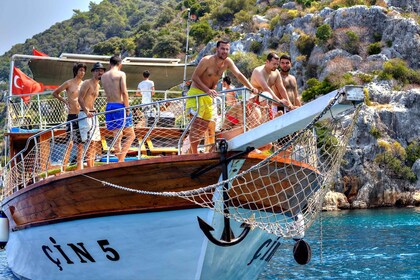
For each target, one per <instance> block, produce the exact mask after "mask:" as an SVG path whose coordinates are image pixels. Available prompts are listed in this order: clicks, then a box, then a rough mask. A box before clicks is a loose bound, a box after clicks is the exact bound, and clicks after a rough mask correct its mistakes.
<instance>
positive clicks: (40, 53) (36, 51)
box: [32, 48, 48, 56]
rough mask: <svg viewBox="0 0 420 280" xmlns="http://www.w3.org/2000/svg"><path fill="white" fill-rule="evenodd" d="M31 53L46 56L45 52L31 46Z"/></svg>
mask: <svg viewBox="0 0 420 280" xmlns="http://www.w3.org/2000/svg"><path fill="white" fill-rule="evenodd" d="M32 55H36V56H48V55H47V54H45V53H43V52H40V51H38V50H37V49H35V48H33V49H32Z"/></svg>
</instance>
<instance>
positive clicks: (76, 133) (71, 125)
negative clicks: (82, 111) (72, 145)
mask: <svg viewBox="0 0 420 280" xmlns="http://www.w3.org/2000/svg"><path fill="white" fill-rule="evenodd" d="M77 118H78V116H77V114H68V115H67V124H66V132H67V139H69V138H70V131H72V128H73V139H72V140H73V141H74V142H76V143H80V142H82V141H81V139H80V131H79V122H77V121H76V122H71V123H69V121H72V120H77Z"/></svg>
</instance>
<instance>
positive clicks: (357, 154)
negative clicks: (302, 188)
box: [324, 83, 420, 209]
mask: <svg viewBox="0 0 420 280" xmlns="http://www.w3.org/2000/svg"><path fill="white" fill-rule="evenodd" d="M367 88H368V90H369V94H370V98H371V101H372V104H373V105H372V106H366V105H363V106H364V107H363V108H362V110H361V112H360V114H359V117H358V120H357V124H356V126H355V130H354V133H353V136H352V138H351V139H350V141H349V146H348V149H347V152H346V154H345V156H344V161H345V162H346V164H344V165H342V168H341V170H340V175H339V178H338V180H337V181H336V184H335V187H334V191H335V192H338V193H342V194H344V195H345V197H346V199H347V200H348V202H349V204H350V207H351V208H375V207H385V206H405V205H418V204H419V203H420V201H419V200H418V197H419V195H420V180H419V178H420V177H419V175H420V160H417V161H416V163H415V164H414V165H413V167H412V170H413V172H414V173H415V174H416V175H417V180H416V181H415V182H410V181H408V180H404V179H401V178H400V179H399V178H396V176H395V174H392V172H390V171H389V170H388V169H387V168H386V167H383V166H378V164H377V163H375V162H374V159H375V157H376V156H377V155H378V154H380V153H382V152H383V149H382V148H381V147H380V146H379V145H378V140H382V141H387V142H389V143H393V142H395V141H398V142H399V143H400V144H401V145H402V146H403V147H406V146H407V145H408V144H409V143H411V142H413V141H418V143H420V125H418V124H419V120H420V89H415V90H410V91H405V92H399V91H398V92H395V91H392V89H391V86H390V85H389V84H387V83H382V84H377V83H371V84H369V85H368V86H367ZM372 128H376V129H378V130H379V131H380V135H381V136H380V138H379V139H376V138H375V137H374V136H373V135H372V133H371V132H370V131H371V129H372ZM327 198H328V197H327ZM324 208H325V209H334V208H342V209H347V208H348V206H347V205H343V204H342V203H339V202H338V200H332V199H326V200H325V201H324Z"/></svg>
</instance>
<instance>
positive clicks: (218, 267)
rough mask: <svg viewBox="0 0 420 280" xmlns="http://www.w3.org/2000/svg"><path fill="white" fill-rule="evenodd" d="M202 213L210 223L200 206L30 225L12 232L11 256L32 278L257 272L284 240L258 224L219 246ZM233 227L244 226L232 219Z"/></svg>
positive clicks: (244, 275)
mask: <svg viewBox="0 0 420 280" xmlns="http://www.w3.org/2000/svg"><path fill="white" fill-rule="evenodd" d="M197 216H200V217H201V218H204V219H206V220H207V222H208V223H209V224H212V222H211V220H212V216H214V214H213V211H212V210H209V209H203V208H196V209H187V210H177V211H164V212H154V213H142V214H124V215H116V216H108V217H97V218H88V219H80V220H75V221H68V222H62V223H56V224H50V225H43V226H38V227H30V228H26V229H23V230H19V231H16V232H11V234H10V239H9V242H8V244H7V258H8V261H9V266H10V268H11V269H12V271H13V272H14V273H15V274H16V275H18V276H19V277H24V278H27V279H134V278H133V277H135V279H183V280H184V279H185V280H186V279H255V278H256V277H257V276H258V275H259V274H260V273H261V272H262V270H263V269H264V267H265V265H266V264H267V262H268V261H269V260H270V259H271V257H272V256H273V254H274V253H275V252H276V250H277V249H278V248H279V246H280V245H281V243H280V238H278V237H276V236H274V235H271V234H268V233H267V232H265V231H262V230H259V229H255V230H251V231H250V233H249V234H248V235H247V237H246V238H245V239H244V240H243V241H242V242H240V243H239V244H237V245H235V246H231V247H220V246H216V245H214V244H212V243H211V242H209V241H208V240H207V238H206V237H205V236H204V234H203V232H202V231H201V230H200V228H199V227H198V223H197ZM209 219H210V220H209ZM218 220H220V221H221V220H222V218H221V217H219V219H218ZM216 224H217V223H216ZM220 224H222V222H220ZM216 228H217V227H216ZM232 229H233V231H234V232H240V231H241V230H242V229H240V228H239V225H238V223H235V222H233V223H232ZM81 232H83V234H82V235H80V233H81ZM217 234H220V232H219V233H216V235H217Z"/></svg>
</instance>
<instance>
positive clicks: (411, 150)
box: [405, 141, 420, 166]
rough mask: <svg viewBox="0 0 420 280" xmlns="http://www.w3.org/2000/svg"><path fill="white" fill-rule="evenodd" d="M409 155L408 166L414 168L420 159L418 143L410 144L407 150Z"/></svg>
mask: <svg viewBox="0 0 420 280" xmlns="http://www.w3.org/2000/svg"><path fill="white" fill-rule="evenodd" d="M405 151H406V154H407V158H406V160H407V164H408V166H413V164H414V163H415V162H416V160H418V159H419V158H420V145H419V143H418V142H417V141H414V142H412V143H410V144H409V145H408V146H407V148H406V149H405Z"/></svg>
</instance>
